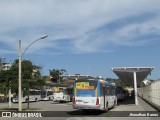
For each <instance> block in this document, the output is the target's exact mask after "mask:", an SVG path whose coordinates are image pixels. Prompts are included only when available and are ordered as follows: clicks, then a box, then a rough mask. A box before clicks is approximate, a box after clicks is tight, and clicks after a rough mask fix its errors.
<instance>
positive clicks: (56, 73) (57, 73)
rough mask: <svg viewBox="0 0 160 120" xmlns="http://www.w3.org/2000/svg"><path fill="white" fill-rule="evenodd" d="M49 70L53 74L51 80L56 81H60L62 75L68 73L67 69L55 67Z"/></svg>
mask: <svg viewBox="0 0 160 120" xmlns="http://www.w3.org/2000/svg"><path fill="white" fill-rule="evenodd" d="M49 72H50V76H51V81H52V82H54V83H58V82H60V80H61V79H60V75H64V74H65V73H67V71H66V70H65V69H53V70H49Z"/></svg>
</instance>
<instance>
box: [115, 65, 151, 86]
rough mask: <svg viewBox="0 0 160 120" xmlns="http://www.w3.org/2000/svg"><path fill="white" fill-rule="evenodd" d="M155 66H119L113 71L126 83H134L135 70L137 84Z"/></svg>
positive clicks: (131, 84) (130, 84)
mask: <svg viewBox="0 0 160 120" xmlns="http://www.w3.org/2000/svg"><path fill="white" fill-rule="evenodd" d="M153 69H154V67H117V68H112V71H113V72H114V73H115V74H116V75H117V76H118V77H119V78H120V79H121V80H123V81H124V83H125V84H126V85H129V86H133V85H134V77H133V72H134V71H135V72H136V79H137V86H139V85H140V83H141V82H142V81H143V80H144V79H145V78H146V77H147V76H148V75H149V74H151V71H152V70H153Z"/></svg>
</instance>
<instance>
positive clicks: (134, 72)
mask: <svg viewBox="0 0 160 120" xmlns="http://www.w3.org/2000/svg"><path fill="white" fill-rule="evenodd" d="M153 69H154V67H117V68H112V71H113V72H114V73H115V74H116V75H117V76H118V77H119V78H120V79H121V80H122V81H124V83H125V84H126V85H131V86H133V85H134V93H135V104H136V105H138V98H137V86H139V85H140V83H141V82H142V81H143V80H144V79H145V78H146V77H147V76H148V75H149V74H151V71H152V70H153Z"/></svg>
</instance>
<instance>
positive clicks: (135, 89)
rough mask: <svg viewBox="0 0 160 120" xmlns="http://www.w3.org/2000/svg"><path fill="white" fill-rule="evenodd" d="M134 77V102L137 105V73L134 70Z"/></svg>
mask: <svg viewBox="0 0 160 120" xmlns="http://www.w3.org/2000/svg"><path fill="white" fill-rule="evenodd" d="M133 77H134V96H135V104H136V105H138V96H137V74H136V70H134V72H133Z"/></svg>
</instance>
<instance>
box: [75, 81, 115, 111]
mask: <svg viewBox="0 0 160 120" xmlns="http://www.w3.org/2000/svg"><path fill="white" fill-rule="evenodd" d="M73 88H74V94H73V108H74V109H82V110H86V109H90V110H102V111H108V109H109V108H111V107H114V106H115V105H117V97H116V94H115V86H114V85H112V84H110V83H108V82H106V81H104V80H99V79H81V80H77V81H75V83H74V87H73Z"/></svg>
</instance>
